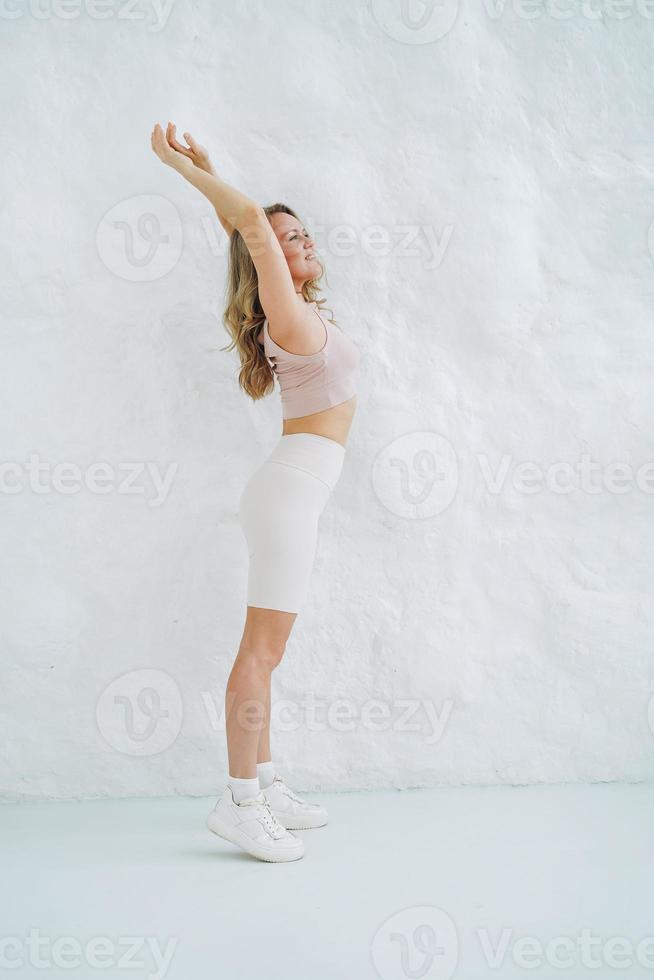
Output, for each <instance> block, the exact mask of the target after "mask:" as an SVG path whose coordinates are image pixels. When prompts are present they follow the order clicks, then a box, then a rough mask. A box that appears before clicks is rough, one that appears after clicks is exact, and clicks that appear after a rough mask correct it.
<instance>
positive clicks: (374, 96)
mask: <svg viewBox="0 0 654 980" xmlns="http://www.w3.org/2000/svg"><path fill="white" fill-rule="evenodd" d="M405 8H406V9H405V11H404V20H403V19H402V4H401V3H400V2H399V0H397V2H396V0H373V2H371V3H369V4H365V3H350V2H348V3H345V2H344V3H342V4H340V5H338V4H319V3H307V2H305V0H302V2H300V0H284V2H276V3H275V4H268V5H266V4H261V3H252V2H243V3H238V4H235V3H234V4H229V5H227V4H223V5H216V4H212V3H210V2H209V0H207V2H204V3H191V2H182V0H177V2H175V3H173V4H172V5H170V4H169V3H168V4H166V5H164V6H161V7H156V6H155V5H153V4H148V3H145V2H144V0H139V3H137V5H136V6H135V7H133V8H131V7H129V8H128V7H127V6H126V5H125V4H124V3H118V2H116V3H113V4H109V6H108V7H105V8H97V9H96V8H95V7H94V6H92V5H91V3H90V2H88V3H86V2H82V0H80V2H79V3H75V2H72V3H68V4H66V5H57V4H55V2H54V0H42V3H41V4H40V6H39V7H36V6H35V5H33V4H30V2H29V0H16V2H15V3H14V4H13V6H11V5H8V6H7V7H6V8H5V10H4V13H3V15H2V18H1V19H0V28H1V32H2V47H3V56H2V63H3V69H2V72H3V85H2V88H1V94H0V99H1V100H2V118H3V137H2V138H3V143H4V149H3V161H4V164H5V168H6V171H7V177H8V188H9V191H8V193H5V196H4V199H3V207H2V234H1V236H0V249H1V256H0V268H1V269H2V294H3V303H2V308H3V328H2V350H3V356H2V360H1V367H0V370H1V372H2V377H1V382H2V385H1V390H2V399H3V410H2V415H1V423H0V424H1V425H2V461H3V470H2V476H3V480H4V484H3V492H2V494H1V501H0V502H1V505H2V514H3V521H2V535H3V537H2V549H1V561H2V579H3V587H2V591H1V592H0V622H1V623H2V631H3V668H2V671H3V677H2V685H1V691H0V698H1V700H2V705H1V707H2V712H1V716H0V717H1V720H0V726H1V731H0V736H1V741H2V745H3V771H2V776H1V786H0V789H1V791H2V794H3V795H4V796H5V797H9V798H14V797H76V796H96V795H118V796H121V795H141V796H145V795H151V794H173V793H191V794H204V793H212V792H215V791H216V790H217V789H218V788H219V787H220V786H221V784H222V781H223V780H224V778H225V775H226V754H225V742H224V735H223V723H222V699H223V692H224V684H225V681H226V678H227V675H228V673H229V670H230V667H231V663H232V659H233V657H234V654H235V648H236V645H237V642H238V639H239V636H240V631H241V627H242V621H243V616H244V612H245V605H244V602H245V583H246V552H245V545H244V542H243V540H242V536H241V531H240V528H239V526H238V523H237V501H238V496H239V494H240V490H241V488H242V486H243V484H244V482H245V481H246V479H247V478H248V476H249V474H250V473H251V471H252V470H253V468H254V467H255V466H256V465H257V464H258V462H259V461H260V460H261V459H262V458H263V457H264V455H266V454H267V453H268V452H269V451H270V449H271V448H272V446H273V444H274V442H275V441H276V439H277V438H278V436H279V433H280V407H279V401H278V395H277V394H275V396H273V397H271V398H270V399H268V400H267V401H265V402H262V403H258V404H257V405H253V404H251V403H250V402H249V401H248V400H247V399H246V397H245V396H244V395H242V394H241V393H240V392H239V390H238V388H237V385H236V381H235V368H236V358H235V355H234V354H230V355H228V354H226V353H224V352H221V351H220V349H219V348H220V347H221V346H223V345H224V344H225V343H226V340H227V336H226V334H225V332H224V328H223V327H222V324H221V321H220V316H221V313H222V294H223V286H224V274H225V268H226V239H225V237H224V235H223V233H222V229H221V228H220V226H219V225H218V223H217V221H216V219H215V217H214V216H213V215H212V211H211V208H210V207H209V205H208V204H207V202H206V201H205V200H204V198H202V197H201V196H200V195H199V194H197V192H195V191H194V190H193V189H192V188H191V187H190V186H189V185H188V184H186V183H185V182H184V181H183V180H182V179H181V178H179V177H178V176H177V175H176V174H174V173H173V172H172V171H170V170H168V169H166V168H164V167H162V166H161V164H160V163H159V162H158V160H157V159H156V158H155V157H154V155H153V154H152V152H151V149H150V145H149V135H150V131H151V129H152V125H153V123H154V122H155V121H160V122H162V123H164V124H165V122H166V121H167V120H168V119H172V120H175V121H176V122H177V123H178V125H179V127H180V130H181V129H190V130H191V131H192V132H193V133H195V134H196V135H197V136H198V137H199V138H200V139H202V140H203V141H206V142H207V143H208V145H209V147H210V149H211V151H212V154H213V156H214V159H215V162H216V165H217V166H218V167H219V169H220V170H221V172H222V174H223V176H224V177H225V179H227V180H229V181H230V182H232V183H234V184H236V185H237V186H239V187H241V188H242V189H243V190H244V191H246V192H248V193H249V194H251V195H252V196H253V197H255V198H256V199H257V200H259V201H260V202H261V203H263V204H267V203H271V202H272V201H276V200H284V201H287V202H288V203H290V204H291V205H292V206H294V207H295V208H297V209H298V210H299V211H300V213H301V215H302V217H303V218H304V219H305V220H306V221H307V222H308V223H309V226H310V227H311V228H312V229H313V230H314V231H315V233H316V235H317V240H318V245H319V248H320V251H321V252H322V254H323V256H324V258H325V260H326V262H327V268H328V277H329V281H328V285H327V289H326V295H327V297H328V299H329V300H330V302H331V305H332V307H333V309H334V311H335V314H336V316H337V319H338V320H339V322H340V323H341V325H342V326H343V328H344V329H346V330H347V331H349V332H351V334H352V336H353V338H354V339H355V340H356V341H357V343H358V344H360V346H361V349H362V355H363V370H362V377H361V397H360V409H359V413H358V415H357V417H356V420H355V424H354V428H353V430H352V434H351V440H350V444H349V454H348V456H347V460H346V464H345V468H344V472H343V476H342V479H341V482H340V483H339V485H338V487H337V489H336V491H335V493H334V496H333V498H332V501H331V502H330V505H329V507H328V510H327V511H326V512H325V515H324V519H323V524H322V538H321V541H320V546H319V554H318V559H317V564H316V569H315V574H314V580H313V585H314V588H313V593H312V596H311V599H310V601H309V603H308V605H307V607H306V608H305V610H304V611H303V612H302V614H301V616H300V618H299V619H298V621H297V624H296V627H295V630H294V633H293V635H292V638H291V642H290V644H289V648H288V651H287V655H286V658H285V661H284V663H283V665H282V666H281V667H280V669H279V670H278V671H277V672H276V674H275V678H274V697H275V699H276V705H277V709H276V710H277V711H279V708H281V707H284V711H283V712H282V713H278V714H276V716H275V722H274V727H275V729H276V732H275V736H274V754H275V756H276V757H277V759H278V760H279V761H280V763H281V765H282V766H283V768H284V771H285V772H286V773H287V774H288V775H289V776H292V780H293V783H294V784H296V785H298V786H300V787H303V788H306V789H317V788H320V787H324V788H330V789H334V788H359V787H381V786H401V787H408V786H418V785H435V784H439V783H449V784H457V783H482V784H483V783H498V782H511V783H514V782H519V783H530V782H537V781H559V780H563V781H568V780H572V781H575V780H591V781H594V780H643V779H650V778H652V775H653V774H654V735H653V734H652V732H653V730H654V707H652V706H651V705H650V703H649V699H650V697H651V695H652V693H653V692H654V670H653V666H652V626H653V619H654V616H653V607H652V601H651V583H652V580H653V577H654V576H653V572H654V568H653V567H652V566H653V564H654V563H653V559H652V554H653V545H654V530H653V524H652V519H651V514H652V504H653V500H654V465H653V464H652V460H653V459H654V444H653V439H652V432H653V421H654V420H653V418H652V415H653V413H652V394H651V377H652V368H653V366H654V365H653V351H654V341H653V338H652V316H651V311H652V300H653V298H654V288H653V285H652V284H653V274H654V269H653V266H652V254H650V247H649V246H650V245H651V246H652V250H653V251H654V234H652V232H651V229H650V223H651V221H652V218H654V187H653V184H652V177H653V171H654V154H653V152H652V116H651V106H652V104H653V99H654V91H653V89H654V82H653V78H654V76H653V75H652V70H651V50H652V47H651V46H652V41H653V40H654V21H653V20H652V19H651V18H652V16H654V10H653V9H650V7H648V5H647V4H646V3H645V2H644V0H642V2H641V3H639V4H637V3H636V2H634V3H633V4H631V5H630V4H629V3H625V4H621V5H617V4H614V3H609V2H608V0H606V2H604V3H602V2H600V0H598V2H597V3H596V5H595V7H593V8H591V7H590V6H589V5H588V4H586V5H582V4H581V3H574V2H571V3H568V4H565V5H564V4H562V3H561V4H559V5H558V6H557V7H553V6H551V5H550V7H549V8H548V10H546V9H545V8H544V6H543V5H540V4H539V3H538V2H536V3H529V4H527V3H525V4H523V5H520V4H518V3H517V2H516V3H513V4H511V3H506V4H502V3H501V2H499V0H498V2H491V0H488V2H486V3H474V4H473V3H463V4H461V7H460V9H459V8H458V7H457V6H456V5H455V4H453V3H451V2H449V3H445V4H443V5H441V6H438V5H435V6H434V7H433V10H432V12H431V16H429V9H428V8H426V7H422V6H421V5H420V4H416V6H415V7H413V6H411V5H410V4H409V5H405ZM100 9H102V12H103V14H104V15H106V16H104V18H103V19H100V17H99V15H98V10H100ZM564 10H567V11H568V13H569V16H567V15H566V16H564V15H563V14H561V11H564ZM598 11H599V14H598V13H597V12H598ZM37 13H38V16H37ZM422 14H424V17H423V18H422V20H421V19H420V18H421V15H422ZM623 15H624V16H623ZM423 21H424V23H423ZM30 458H31V459H32V464H31V465H32V475H31V477H30V476H29V475H28V471H27V467H28V464H29V462H30ZM584 459H586V463H585V464H584ZM58 464H59V468H58V469H56V467H57V465H58ZM61 464H66V465H61ZM68 464H70V465H68ZM97 464H108V467H109V468H105V469H104V470H103V471H101V470H100V468H99V467H98V466H97ZM130 464H137V465H136V469H134V470H133V471H132V477H131V482H130V481H129V480H128V481H127V483H126V482H125V480H126V477H127V475H128V470H129V465H130ZM557 464H560V465H559V468H558V469H557V468H556V466H557ZM620 464H622V466H621V465H620ZM39 467H40V469H39ZM75 467H77V470H76V469H75ZM94 467H95V468H94ZM552 467H554V468H552ZM580 467H581V469H580ZM103 474H104V478H103V480H100V477H101V476H102V475H103ZM557 479H558V481H559V483H558V484H557V482H556V480H557ZM157 480H159V481H163V487H160V488H159V489H158V490H157V488H156V481H157ZM94 481H95V482H94ZM166 481H168V482H166ZM128 484H129V485H128ZM562 485H566V486H567V488H568V490H567V491H566V492H558V490H559V489H560V487H561V486H562ZM102 487H104V491H105V492H99V491H100V489H102ZM16 488H17V489H16ZM76 488H77V490H76ZM14 489H16V492H11V491H13V490H14ZM139 489H140V490H141V492H134V491H136V490H139ZM378 702H380V703H378ZM648 707H650V708H651V710H650V712H649V718H648ZM348 719H349V721H348ZM650 721H651V724H650Z"/></svg>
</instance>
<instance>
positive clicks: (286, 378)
mask: <svg viewBox="0 0 654 980" xmlns="http://www.w3.org/2000/svg"><path fill="white" fill-rule="evenodd" d="M311 305H312V306H313V307H314V308H315V311H316V313H317V315H318V317H319V318H320V321H321V323H322V325H323V326H324V328H325V334H326V336H325V343H324V344H323V346H322V347H321V348H320V350H319V351H316V352H315V353H314V354H292V353H291V352H290V351H287V350H284V348H283V347H280V346H279V344H276V343H275V341H274V340H273V339H272V337H271V336H270V333H269V330H268V320H267V319H266V320H264V321H263V329H262V330H261V332H260V333H259V335H258V338H257V339H258V340H259V342H260V343H263V348H264V351H265V354H266V357H267V358H268V360H269V361H270V364H271V367H272V369H273V371H274V372H275V375H276V377H277V379H278V381H279V387H280V390H281V399H282V417H283V418H284V419H297V418H300V416H301V415H313V413H314V412H323V411H325V409H327V408H333V407H334V405H340V404H341V402H345V401H348V399H350V398H352V397H353V396H354V395H355V394H356V382H355V373H356V369H357V367H358V366H359V361H360V353H359V348H358V347H357V346H356V344H354V343H353V342H352V341H351V340H350V338H349V337H346V335H345V334H344V333H343V331H342V330H340V328H339V327H337V326H335V325H334V324H332V323H329V322H328V321H325V320H323V318H322V317H321V316H320V313H319V312H318V308H317V304H316V303H315V302H314V303H312V304H311Z"/></svg>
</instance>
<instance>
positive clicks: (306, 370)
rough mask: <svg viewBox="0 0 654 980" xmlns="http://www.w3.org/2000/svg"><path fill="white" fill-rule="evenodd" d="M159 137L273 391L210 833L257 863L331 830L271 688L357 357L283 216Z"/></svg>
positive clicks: (245, 517)
mask: <svg viewBox="0 0 654 980" xmlns="http://www.w3.org/2000/svg"><path fill="white" fill-rule="evenodd" d="M184 138H185V140H186V143H187V144H188V145H186V146H185V145H184V144H182V143H180V142H179V141H178V139H177V137H176V132H175V126H173V125H172V123H168V128H167V130H166V133H165V134H164V132H163V130H162V128H161V126H160V125H159V124H157V125H156V126H155V127H154V130H153V132H152V139H151V142H152V148H153V150H154V151H155V153H156V154H157V156H158V157H159V159H160V160H162V162H163V163H165V164H167V165H168V166H170V167H172V168H173V169H174V170H176V171H177V172H178V173H180V174H181V175H182V176H183V177H185V178H186V180H188V181H189V183H191V184H192V185H193V186H194V187H197V189H198V190H199V191H201V193H202V194H204V195H205V197H206V198H207V199H208V200H209V201H210V202H211V204H212V205H213V206H214V207H215V209H216V212H217V214H218V218H219V219H220V222H221V224H222V225H223V228H224V229H225V231H226V232H227V234H228V235H229V236H230V253H229V298H228V305H227V310H226V313H225V323H226V325H227V328H228V331H229V333H230V335H231V338H232V340H231V343H230V344H229V345H228V348H227V349H229V350H231V349H233V348H234V347H235V348H236V350H237V352H238V354H239V358H240V363H241V369H240V373H239V383H240V386H241V387H242V388H243V390H244V391H245V392H246V393H247V394H248V395H249V396H250V397H251V398H253V399H258V398H262V397H264V396H265V395H267V394H269V393H270V392H271V391H272V390H273V389H274V386H275V384H274V382H275V377H276V378H277V380H278V383H279V387H280V390H281V401H282V415H283V429H282V435H281V437H280V439H279V441H278V443H277V445H276V446H275V448H274V449H273V451H272V453H271V454H270V455H269V456H268V458H267V459H266V460H265V461H264V462H263V464H262V465H261V466H260V467H259V468H258V469H257V470H256V472H255V473H254V474H253V475H252V477H251V478H250V480H249V481H248V483H247V485H246V486H245V489H244V490H243V493H242V496H241V500H240V508H239V518H240V521H241V525H242V528H243V531H244V535H245V539H246V542H247V546H248V552H249V558H250V562H249V570H248V586H247V615H246V619H245V626H244V629H243V635H242V637H241V642H240V645H239V649H238V654H237V657H236V660H235V662H234V666H233V668H232V671H231V674H230V676H229V679H228V682H227V692H226V699H225V702H226V711H225V717H226V728H227V751H228V757H229V781H228V784H227V786H226V788H225V791H224V793H223V795H222V797H221V798H220V800H219V801H218V803H217V804H216V807H215V809H214V810H213V811H212V813H211V814H210V815H209V818H208V821H207V823H208V826H209V828H210V829H211V830H212V831H213V832H214V833H216V834H218V835H219V836H220V837H222V838H224V839H225V840H228V841H231V842H232V843H234V844H237V845H239V846H240V847H242V848H243V849H244V850H245V851H247V852H248V853H249V854H252V855H254V856H255V857H257V858H259V859H261V860H263V861H295V860H297V859H298V858H301V857H302V856H303V853H304V845H303V843H302V840H301V839H300V838H298V837H296V836H295V835H294V834H293V833H292V831H293V830H307V829H309V828H311V827H321V826H324V825H325V824H326V823H327V813H326V811H325V810H324V808H323V807H321V806H318V805H317V804H313V803H307V802H305V801H304V800H302V799H301V798H300V797H299V796H297V795H296V794H295V793H294V792H293V791H292V790H291V789H289V787H288V786H287V785H286V783H285V782H284V781H283V779H282V778H281V777H280V776H279V774H278V773H277V772H276V770H275V766H274V764H273V762H272V759H271V753H270V677H271V673H272V671H273V670H274V669H275V667H276V666H277V665H278V664H279V662H280V661H281V659H282V656H283V654H284V650H285V648H286V642H287V640H288V637H289V635H290V632H291V629H292V627H293V623H294V622H295V619H296V617H297V614H298V612H299V610H300V608H301V606H302V604H303V602H304V599H305V598H306V595H307V591H308V586H309V579H310V575H311V570H312V567H313V562H314V556H315V549H316V537H317V529H318V519H319V517H320V514H321V512H322V510H323V509H324V507H325V505H326V503H327V500H328V498H329V496H330V494H331V491H332V490H333V489H334V486H335V485H336V482H337V480H338V478H339V476H340V473H341V468H342V466H343V458H344V454H345V445H346V441H347V436H348V432H349V429H350V425H351V423H352V418H353V416H354V411H355V407H356V394H355V390H356V388H355V373H356V368H357V366H358V363H359V352H358V350H357V348H356V347H355V345H354V344H353V343H352V341H350V340H349V339H348V338H347V337H346V336H345V335H344V334H343V333H342V332H341V331H340V330H339V329H338V327H337V326H336V325H335V324H334V322H333V321H329V322H328V321H326V320H325V319H324V318H323V317H322V316H321V313H320V304H319V303H318V302H317V301H316V295H317V283H318V281H319V279H320V278H321V277H322V272H323V270H322V266H321V264H320V262H319V261H318V258H317V255H316V251H315V247H314V243H313V241H312V240H311V238H310V236H309V234H308V233H307V231H306V229H305V228H304V227H303V226H302V225H301V223H300V222H299V220H298V218H297V215H296V214H295V212H294V211H292V210H291V209H290V208H288V207H286V206H285V205H282V204H274V205H272V206H271V207H267V208H262V207H261V206H259V205H258V204H256V202H255V201H253V200H251V199H250V198H249V197H247V196H246V195H245V194H242V193H241V192H240V191H238V190H236V188H234V187H231V186H230V185H229V184H227V183H225V182H224V181H223V180H221V179H220V177H218V175H217V174H216V172H215V170H214V168H213V167H212V165H211V162H210V160H209V157H208V155H207V153H206V151H205V150H204V149H203V148H202V147H201V146H198V144H197V143H196V142H195V141H194V139H193V138H192V137H191V135H190V134H189V133H184Z"/></svg>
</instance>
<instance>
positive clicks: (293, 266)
mask: <svg viewBox="0 0 654 980" xmlns="http://www.w3.org/2000/svg"><path fill="white" fill-rule="evenodd" d="M269 220H270V224H271V225H272V228H273V231H274V232H275V235H276V236H277V241H278V242H279V244H280V245H281V247H282V252H283V253H284V255H285V256H286V261H287V262H288V267H289V269H290V272H291V276H292V277H293V282H294V284H295V289H296V291H298V290H299V289H301V288H302V286H303V284H304V283H305V282H308V281H309V280H310V279H317V278H318V277H319V276H320V275H322V266H321V265H320V263H319V262H318V255H317V252H316V248H315V245H314V242H313V239H312V238H311V236H310V235H309V233H308V232H307V230H306V228H304V227H303V226H302V224H301V223H300V222H299V221H298V219H297V218H294V217H293V215H292V214H286V213H285V212H283V211H278V212H276V213H275V214H271V215H270V218H269Z"/></svg>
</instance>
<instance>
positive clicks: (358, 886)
mask: <svg viewBox="0 0 654 980" xmlns="http://www.w3.org/2000/svg"><path fill="white" fill-rule="evenodd" d="M320 799H321V800H322V802H324V803H325V804H326V805H328V807H329V811H330V825H329V826H328V827H326V828H323V829H320V830H314V831H307V832H306V833H303V834H302V837H303V838H304V841H305V845H306V855H305V857H304V858H303V859H302V860H300V861H296V862H293V863H292V864H286V865H271V864H264V863H262V862H259V861H256V860H255V859H254V858H250V857H249V856H247V855H245V854H243V853H242V852H240V851H238V850H237V849H236V848H233V847H232V846H231V845H229V844H227V843H224V842H223V841H221V840H220V839H219V838H217V837H214V836H213V835H212V834H210V833H209V832H208V831H207V830H206V829H205V824H204V821H205V817H206V814H207V812H208V809H209V808H210V807H211V806H212V805H213V802H214V801H213V800H203V799H184V798H174V799H163V800H110V801H89V802H83V803H19V804H5V805H3V806H0V842H1V849H2V854H1V859H0V867H1V869H2V899H1V900H0V901H1V903H2V907H0V915H1V918H0V921H1V923H2V925H1V927H0V975H6V976H12V977H14V978H20V980H23V978H27V977H30V978H31V977H39V978H44V977H45V978H48V977H64V976H66V977H75V978H83V980H86V978H94V980H97V978H100V977H110V978H122V977H128V978H134V980H136V978H145V977H148V978H155V977H156V978H161V977H164V976H165V977H167V978H169V980H207V978H219V980H233V978H239V980H240V978H245V980H249V978H252V980H254V978H257V980H276V978H280V980H281V978H284V980H296V978H297V980H316V978H320V980H322V978H325V980H340V978H343V980H365V978H369V977H370V978H372V977H382V978H383V980H405V978H408V977H413V978H416V977H418V978H423V977H426V978H429V980H432V978H433V980H449V978H450V977H454V978H461V980H480V978H482V977H497V978H501V980H506V978H513V977H522V978H525V977H537V978H538V980H543V978H545V980H550V978H553V977H562V976H566V977H572V978H574V980H582V978H584V977H588V978H591V977H592V978H608V977H611V978H616V977H620V976H623V977H629V980H634V978H641V977H643V978H644V977H652V978H654V939H653V940H652V941H651V942H647V938H648V937H652V936H654V888H653V876H652V857H653V855H654V846H653V845H654V820H653V819H652V817H653V810H654V786H652V785H646V784H640V785H635V786H619V785H615V784H611V785H594V786H558V787H545V786H538V787H526V788H513V787H497V788H495V787H493V788H472V787H464V788H460V789H438V790H412V791H405V792H395V791H390V792H377V793H347V794H333V795H323V796H321V797H320ZM30 930H32V931H31V933H30ZM30 935H31V938H30ZM561 937H567V939H565V938H561ZM37 940H38V944H37ZM559 940H560V941H559ZM91 941H92V942H91ZM166 957H168V959H166ZM494 957H495V958H494ZM39 958H40V962H41V964H42V965H41V967H39V966H37V965H36V964H37V963H38V961H39ZM12 961H15V963H14V968H11V969H10V968H9V964H10V963H11V962H12ZM130 961H131V962H130ZM138 964H140V965H138ZM539 964H540V965H539ZM3 967H4V969H3ZM16 967H17V968H16ZM135 967H136V968H135Z"/></svg>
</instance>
